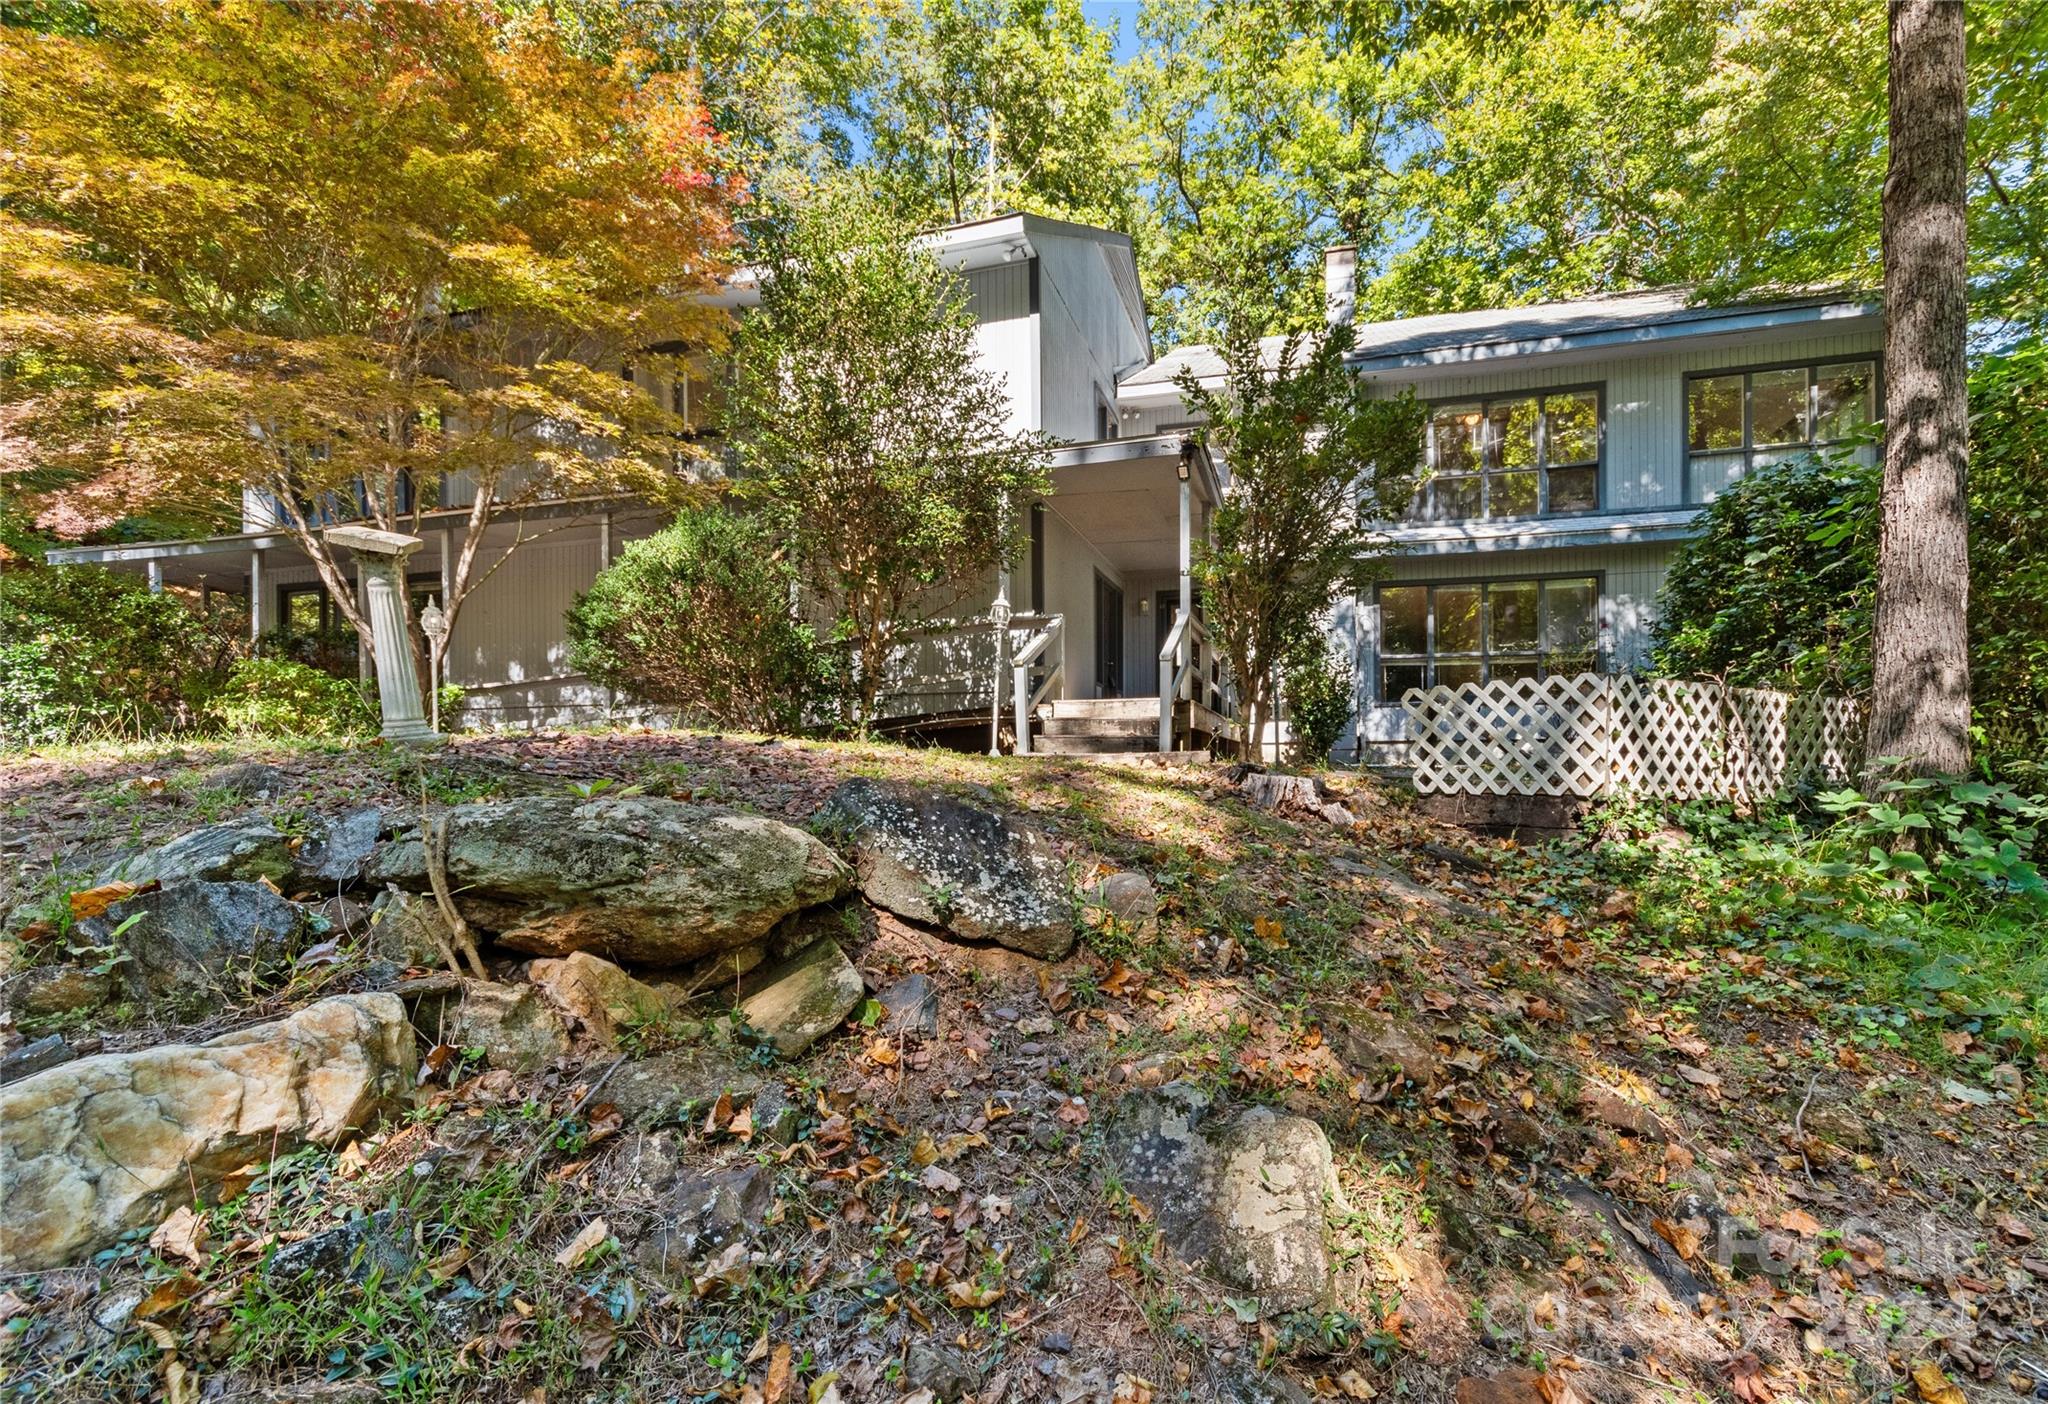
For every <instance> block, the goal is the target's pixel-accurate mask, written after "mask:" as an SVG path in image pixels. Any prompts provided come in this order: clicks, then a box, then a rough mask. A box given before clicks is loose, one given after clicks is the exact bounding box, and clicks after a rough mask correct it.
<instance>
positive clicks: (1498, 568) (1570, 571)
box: [1330, 541, 1678, 761]
mask: <svg viewBox="0 0 2048 1404" xmlns="http://www.w3.org/2000/svg"><path fill="white" fill-rule="evenodd" d="M1677 549H1678V546H1677V543H1675V542H1668V541H1667V542H1648V543H1638V544H1631V545H1616V546H1582V547H1563V548H1557V549H1551V550H1524V551H1471V552H1459V553H1454V554H1443V555H1430V556H1397V557H1393V558H1391V559H1390V560H1388V561H1386V562H1385V563H1384V565H1385V574H1384V575H1383V576H1382V578H1381V579H1380V580H1379V581H1377V582H1375V584H1374V585H1373V586H1372V587H1369V588H1367V589H1366V590H1364V591H1361V592H1360V593H1359V594H1358V596H1357V597H1356V598H1355V599H1352V600H1349V601H1346V602H1345V603H1344V604H1343V605H1342V606H1341V607H1340V608H1339V609H1338V611H1337V612H1336V615H1335V617H1334V618H1333V619H1332V621H1331V623H1330V630H1331V635H1332V639H1333V643H1334V644H1335V646H1336V647H1337V648H1339V649H1340V650H1343V651H1345V652H1348V653H1349V654H1351V656H1352V657H1354V658H1355V659H1356V660H1357V665H1356V666H1357V672H1356V675H1355V676H1356V678H1357V684H1358V706H1357V722H1356V723H1355V724H1354V730H1353V731H1352V733H1351V734H1349V735H1347V736H1346V737H1345V738H1344V739H1343V740H1342V741H1340V742H1339V743H1338V753H1339V754H1340V755H1357V754H1358V751H1357V746H1358V741H1359V735H1360V731H1359V730H1358V728H1360V727H1362V729H1363V731H1362V734H1363V736H1364V738H1365V740H1366V742H1367V753H1366V757H1365V758H1366V759H1368V760H1379V761H1395V760H1398V751H1399V746H1398V744H1397V743H1398V742H1399V741H1400V739H1401V738H1402V737H1403V736H1404V735H1405V726H1406V723H1405V718H1404V714H1403V713H1402V711H1401V709H1400V699H1399V698H1383V697H1381V696H1379V607H1378V605H1377V604H1376V603H1375V599H1376V594H1377V590H1378V587H1379V586H1380V585H1386V584H1431V585H1440V584H1449V583H1455V582H1459V581H1467V580H1518V579H1528V578H1530V577H1535V576H1571V575H1591V576H1594V577H1596V578H1598V580H1599V582H1600V605H1599V625H1600V651H1601V657H1602V659H1603V661H1604V663H1605V665H1606V667H1607V668H1608V669H1609V670H1611V671H1614V672H1623V673H1626V672H1639V671H1641V670H1642V669H1644V668H1647V667H1648V666H1649V662H1650V646H1651V643H1652V640H1653V638H1654V634H1655V627H1656V600H1657V592H1658V591H1659V590H1660V589H1661V588H1662V587H1663V584H1664V577H1665V575H1666V574H1667V573H1668V571H1669V569H1670V565H1671V558H1672V556H1673V555H1674V554H1675V553H1676V551H1677Z"/></svg>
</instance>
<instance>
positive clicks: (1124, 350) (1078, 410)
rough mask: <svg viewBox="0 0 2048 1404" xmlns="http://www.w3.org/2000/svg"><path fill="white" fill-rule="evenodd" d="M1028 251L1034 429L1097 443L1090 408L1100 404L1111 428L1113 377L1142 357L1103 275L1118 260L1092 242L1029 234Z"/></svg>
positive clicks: (1140, 344) (1117, 253) (1139, 341)
mask: <svg viewBox="0 0 2048 1404" xmlns="http://www.w3.org/2000/svg"><path fill="white" fill-rule="evenodd" d="M1032 247H1033V248H1035V249H1036V250H1037V251H1038V265H1039V285H1038V298H1039V302H1038V308H1039V323H1040V327H1041V331H1040V345H1039V358H1040V386H1041V391H1040V393H1041V395H1042V397H1043V398H1042V400H1041V402H1040V405H1041V414H1040V421H1039V426H1038V427H1040V428H1042V429H1044V430H1045V431H1046V432H1047V433H1049V434H1051V435H1053V436H1054V437H1055V438H1060V439H1069V440H1074V441H1076V442H1082V441H1087V440H1091V439H1098V438H1101V437H1103V435H1102V434H1101V433H1100V432H1099V430H1098V426H1097V419H1096V411H1097V406H1098V405H1106V406H1108V409H1109V417H1110V421H1111V424H1112V425H1114V424H1115V422H1116V377H1117V372H1118V371H1120V370H1123V371H1128V370H1129V369H1130V367H1132V366H1133V365H1134V364H1137V363H1140V362H1142V361H1143V360H1144V359H1145V357H1146V355H1147V351H1148V347H1147V346H1146V344H1145V340H1144V338H1143V337H1142V336H1141V334H1140V332H1139V330H1138V328H1137V327H1136V326H1135V325H1134V323H1133V322H1132V320H1131V315H1130V313H1129V311H1128V310H1127V309H1126V307H1125V304H1124V301H1123V297H1122V295H1121V293H1120V292H1119V290H1118V288H1117V284H1116V280H1115V278H1114V276H1113V275H1112V274H1111V272H1110V266H1109V260H1110V259H1111V258H1122V257H1125V256H1126V255H1125V253H1124V251H1123V250H1122V249H1121V248H1120V247H1112V246H1109V245H1105V244H1102V243H1100V242H1098V241H1096V240H1093V239H1086V238H1078V237H1074V236H1070V235H1061V234H1049V233H1040V232H1037V231H1034V232H1033V234H1032ZM1111 432H1112V434H1114V433H1115V432H1116V431H1115V429H1114V428H1112V430H1111Z"/></svg>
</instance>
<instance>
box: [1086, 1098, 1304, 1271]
mask: <svg viewBox="0 0 2048 1404" xmlns="http://www.w3.org/2000/svg"><path fill="white" fill-rule="evenodd" d="M1207 1121H1208V1104H1207V1100H1206V1099H1205V1098H1204V1097H1203V1096H1202V1095H1201V1094H1200V1093H1199V1092H1198V1091H1197V1090H1196V1089H1194V1088H1192V1087H1190V1086H1188V1085H1187V1084H1184V1083H1171V1084H1168V1085H1167V1086H1166V1087H1164V1088H1161V1089H1160V1090H1159V1091H1157V1092H1144V1093H1136V1094H1133V1095H1132V1096H1130V1097H1128V1098H1127V1099H1126V1100H1125V1103H1124V1105H1123V1106H1122V1107H1120V1108H1119V1109H1118V1115H1117V1117H1116V1120H1115V1121H1114V1122H1113V1123H1112V1126H1111V1129H1110V1134H1109V1154H1110V1158H1111V1161H1112V1163H1113V1164H1115V1166H1116V1167H1117V1171H1118V1174H1119V1176H1120V1178H1121V1180H1122V1182H1123V1185H1124V1187H1125V1189H1127V1190H1128V1191H1129V1192H1130V1193H1131V1194H1133V1195H1135V1196H1137V1198H1138V1199H1140V1200H1141V1201H1143V1202H1144V1203H1145V1205H1146V1206H1147V1207H1148V1208H1150V1209H1151V1210H1152V1211H1153V1213H1154V1215H1155V1216H1156V1217H1157V1220H1158V1223H1159V1226H1160V1231H1161V1233H1162V1234H1164V1235H1165V1238H1166V1241H1167V1243H1168V1244H1169V1245H1170V1246H1171V1247H1172V1248H1173V1250H1174V1252H1175V1253H1176V1254H1177V1255H1178V1256H1179V1257H1180V1258H1181V1259H1182V1260H1183V1261H1185V1262H1187V1263H1189V1264H1191V1265H1193V1266H1195V1267H1197V1268H1200V1269H1202V1270H1204V1271H1206V1272H1208V1273H1210V1274H1211V1275H1212V1276H1214V1277H1216V1278H1217V1279H1218V1280H1220V1281H1222V1282H1223V1283H1225V1284H1226V1285H1228V1286H1230V1287H1233V1288H1235V1289H1237V1290H1239V1291H1244V1292H1250V1293H1252V1294H1253V1295H1255V1296H1257V1297H1258V1298H1259V1299H1260V1301H1261V1303H1262V1304H1263V1305H1264V1306H1265V1307H1266V1309H1267V1310H1269V1311H1297V1310H1301V1309H1304V1308H1307V1307H1311V1306H1314V1305H1315V1304H1316V1303H1317V1302H1319V1301H1321V1300H1322V1299H1323V1297H1324V1296H1325V1295H1326V1294H1327V1293H1328V1291H1329V1287H1330V1280H1331V1274H1330V1258H1329V1250H1328V1247H1327V1245H1326V1244H1325V1243H1324V1238H1323V1229H1324V1224H1325V1220H1326V1214H1327V1210H1326V1204H1327V1203H1329V1202H1333V1201H1335V1200H1336V1199H1337V1196H1338V1190H1337V1177H1336V1167H1335V1164H1334V1161H1333V1159H1332V1156H1331V1152H1330V1141H1329V1138H1328V1137H1327V1136H1325V1135H1324V1134H1323V1131H1322V1128H1321V1127H1319V1126H1317V1125H1316V1124H1315V1123H1314V1122H1312V1121H1309V1120H1307V1119H1306V1118H1304V1117H1299V1116H1288V1115H1285V1114H1283V1113H1280V1112H1276V1111H1274V1110H1272V1109H1271V1108H1270V1107H1253V1108H1250V1109H1249V1110H1246V1111H1244V1112H1241V1113H1239V1114H1238V1115H1237V1116H1236V1117H1235V1118H1232V1119H1230V1120H1228V1121H1225V1122H1221V1123H1219V1124H1215V1125H1213V1126H1212V1125H1208V1124H1205V1123H1206V1122H1207Z"/></svg>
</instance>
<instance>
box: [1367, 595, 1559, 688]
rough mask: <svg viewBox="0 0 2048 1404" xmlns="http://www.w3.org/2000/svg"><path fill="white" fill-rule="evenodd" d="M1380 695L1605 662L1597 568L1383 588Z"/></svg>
mask: <svg viewBox="0 0 2048 1404" xmlns="http://www.w3.org/2000/svg"><path fill="white" fill-rule="evenodd" d="M1379 607H1380V608H1379V616H1380V647H1379V654H1380V658H1379V662H1380V676H1379V688H1380V692H1379V695H1380V700H1381V701H1383V702H1386V703H1389V704H1391V703H1395V702H1398V701H1400V700H1401V694H1402V693H1404V692H1406V691H1407V690H1408V689H1409V688H1411V687H1437V686H1445V687H1456V686H1458V685H1459V684H1460V683H1468V682H1470V683H1477V682H1490V681H1492V680H1494V679H1496V678H1547V677H1551V676H1553V675H1569V674H1573V673H1590V672H1594V671H1597V670H1598V668H1599V664H1600V649H1599V644H1600V580H1599V577H1598V576H1592V575H1572V576H1551V577H1545V578H1540V579H1534V580H1470V581H1457V582H1450V583H1445V584H1440V585H1382V586H1380V588H1379Z"/></svg>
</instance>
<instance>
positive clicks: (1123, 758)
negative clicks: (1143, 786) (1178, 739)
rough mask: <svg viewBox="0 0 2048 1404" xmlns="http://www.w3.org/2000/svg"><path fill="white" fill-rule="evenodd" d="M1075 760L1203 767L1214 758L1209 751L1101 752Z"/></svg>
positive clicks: (1116, 763) (1112, 763) (1093, 763)
mask: <svg viewBox="0 0 2048 1404" xmlns="http://www.w3.org/2000/svg"><path fill="white" fill-rule="evenodd" d="M1075 759H1077V760H1085V761H1087V762H1088V763H1089V764H1091V765H1203V764H1206V763H1207V762H1208V761H1210V760H1211V759H1213V757H1211V756H1210V754H1209V753H1208V752H1207V751H1100V752H1097V753H1096V754H1094V755H1090V756H1077V757H1075Z"/></svg>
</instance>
